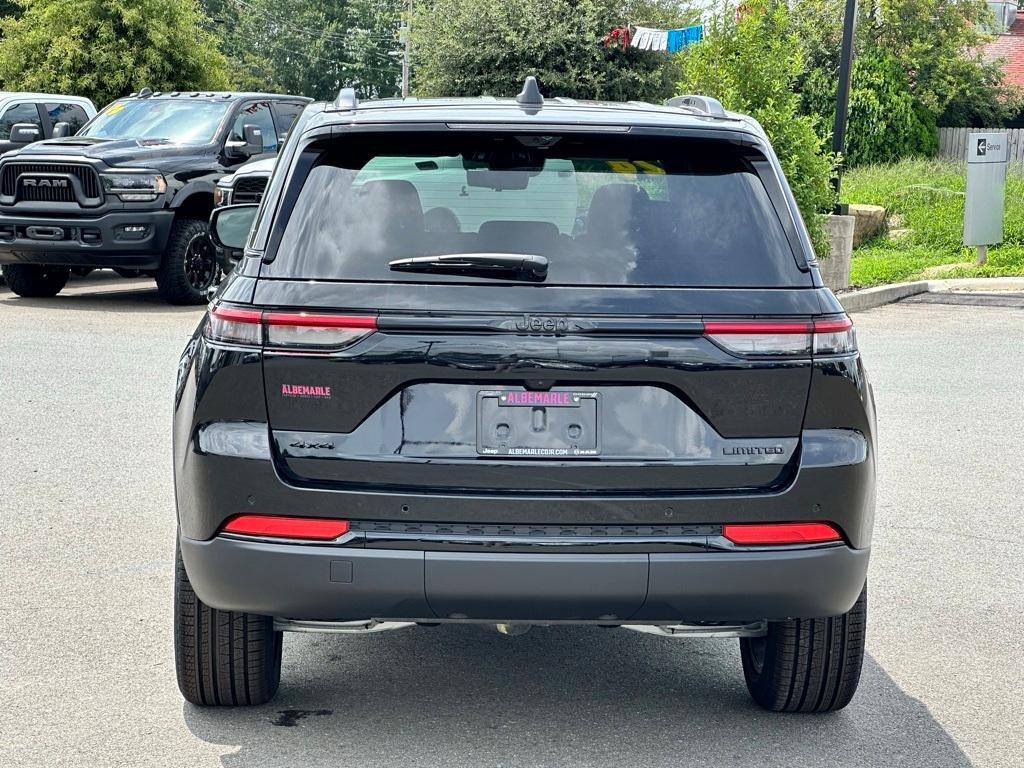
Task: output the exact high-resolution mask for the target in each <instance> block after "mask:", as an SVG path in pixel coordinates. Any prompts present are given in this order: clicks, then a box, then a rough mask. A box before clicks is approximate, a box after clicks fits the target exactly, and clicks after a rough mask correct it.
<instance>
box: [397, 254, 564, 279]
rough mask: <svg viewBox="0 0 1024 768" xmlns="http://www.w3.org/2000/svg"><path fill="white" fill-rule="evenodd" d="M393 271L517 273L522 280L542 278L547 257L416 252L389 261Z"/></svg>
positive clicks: (546, 271)
mask: <svg viewBox="0 0 1024 768" xmlns="http://www.w3.org/2000/svg"><path fill="white" fill-rule="evenodd" d="M388 266H389V267H390V268H391V269H393V270H395V271H396V272H451V273H455V274H459V273H463V274H470V275H479V274H491V273H497V274H499V275H506V274H507V275H508V276H510V277H511V276H513V275H514V276H519V277H521V278H522V279H525V280H543V279H544V278H545V277H547V274H548V260H547V259H546V258H544V257H543V256H536V255H533V254H529V253H451V254H445V255H443V256H415V257H413V258H409V259H395V260H394V261H389V262H388Z"/></svg>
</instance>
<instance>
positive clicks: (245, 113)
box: [0, 89, 309, 304]
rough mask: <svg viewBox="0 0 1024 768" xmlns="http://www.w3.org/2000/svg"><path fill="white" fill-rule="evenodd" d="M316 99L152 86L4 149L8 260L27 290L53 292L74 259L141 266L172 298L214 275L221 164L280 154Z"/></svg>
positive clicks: (191, 294)
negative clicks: (61, 131) (212, 224)
mask: <svg viewBox="0 0 1024 768" xmlns="http://www.w3.org/2000/svg"><path fill="white" fill-rule="evenodd" d="M308 102H309V99H306V98H303V97H300V96H287V95H278V94H267V93H194V92H193V93H179V92H172V93H159V92H158V93H152V92H151V91H150V90H149V89H143V90H142V91H140V92H139V93H137V94H132V95H131V96H130V97H128V98H124V99H119V100H117V101H115V102H113V103H111V104H109V105H108V106H107V107H105V108H104V109H103V110H102V111H101V112H100V113H99V114H98V115H97V116H96V117H94V118H93V119H92V120H90V121H89V122H88V123H86V125H85V126H84V127H83V128H82V129H81V130H80V131H79V132H78V133H77V135H75V136H74V137H71V138H57V139H48V140H45V141H41V142H37V143H36V144H33V145H31V146H28V147H24V148H22V149H19V150H15V151H13V152H10V153H8V154H7V155H6V156H4V157H3V158H2V159H0V264H3V274H4V277H5V278H6V279H7V283H8V285H9V286H10V287H11V290H13V291H14V292H15V293H17V294H18V295H20V296H36V297H41V296H53V295H55V294H57V293H58V292H60V290H61V289H62V288H63V287H64V284H65V282H66V281H67V279H68V273H69V269H70V268H72V267H92V268H97V267H111V268H116V269H118V270H120V271H125V270H139V271H141V272H142V273H144V274H149V275H152V276H154V277H155V278H156V283H157V288H158V289H159V291H160V295H161V296H162V297H163V298H164V299H165V300H167V301H169V302H172V303H175V304H193V303H203V302H205V301H206V290H207V289H208V288H209V287H210V286H211V285H212V284H213V283H214V282H215V281H216V279H217V271H218V266H217V260H216V256H215V253H214V249H213V245H212V243H210V239H209V237H208V236H207V222H208V219H209V216H210V212H211V211H212V210H213V192H214V187H215V185H216V183H217V180H218V179H219V178H220V177H221V176H223V175H224V174H225V173H228V172H230V171H231V170H232V169H234V168H236V167H238V166H239V165H241V164H242V163H243V162H245V161H246V160H249V159H251V158H254V157H260V156H263V157H266V156H272V155H274V154H276V152H277V149H278V145H279V143H280V137H281V135H283V134H284V133H286V132H287V130H288V128H289V127H290V125H291V123H292V121H293V120H294V119H295V117H296V116H297V115H298V113H299V112H301V111H302V109H303V108H304V107H305V105H306V104H307V103H308Z"/></svg>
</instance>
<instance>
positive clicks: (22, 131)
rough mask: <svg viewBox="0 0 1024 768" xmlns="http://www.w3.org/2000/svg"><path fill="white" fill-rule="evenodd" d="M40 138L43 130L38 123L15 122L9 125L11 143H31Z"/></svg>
mask: <svg viewBox="0 0 1024 768" xmlns="http://www.w3.org/2000/svg"><path fill="white" fill-rule="evenodd" d="M41 138H43V132H42V130H40V128H39V126H38V125H32V123H15V124H14V125H13V126H12V127H11V139H10V141H11V144H31V143H32V142H33V141H39V140H40V139H41Z"/></svg>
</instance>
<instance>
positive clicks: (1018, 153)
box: [939, 128, 1024, 163]
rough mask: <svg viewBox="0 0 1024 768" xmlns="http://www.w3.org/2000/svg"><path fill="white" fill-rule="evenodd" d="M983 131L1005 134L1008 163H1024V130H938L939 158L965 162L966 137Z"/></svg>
mask: <svg viewBox="0 0 1024 768" xmlns="http://www.w3.org/2000/svg"><path fill="white" fill-rule="evenodd" d="M983 131H998V132H1000V133H1005V134H1006V135H1007V136H1008V137H1009V140H1010V154H1009V160H1010V162H1011V163H1014V162H1016V163H1024V128H939V157H946V158H949V159H951V160H961V161H964V162H966V160H967V137H968V136H969V135H970V134H972V133H981V132H983Z"/></svg>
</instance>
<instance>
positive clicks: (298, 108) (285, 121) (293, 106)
mask: <svg viewBox="0 0 1024 768" xmlns="http://www.w3.org/2000/svg"><path fill="white" fill-rule="evenodd" d="M305 108H306V105H305V104H300V103H295V102H291V101H278V102H276V103H275V104H274V109H276V110H277V133H278V136H283V135H284V134H286V133H288V131H290V130H291V129H292V125H293V124H294V123H295V121H296V120H298V118H299V115H301V114H302V110H304V109H305Z"/></svg>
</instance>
